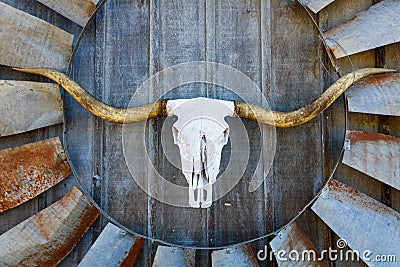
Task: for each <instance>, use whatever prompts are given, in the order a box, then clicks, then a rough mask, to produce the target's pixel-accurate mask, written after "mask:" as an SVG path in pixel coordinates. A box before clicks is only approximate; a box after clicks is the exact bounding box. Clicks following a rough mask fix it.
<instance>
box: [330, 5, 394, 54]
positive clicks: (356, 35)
mask: <svg viewBox="0 0 400 267" xmlns="http://www.w3.org/2000/svg"><path fill="white" fill-rule="evenodd" d="M372 29H373V30H372ZM324 37H325V38H326V43H327V45H328V46H329V47H330V48H331V50H332V52H333V53H334V54H335V56H336V57H337V58H342V57H345V56H347V55H353V54H356V53H360V52H363V51H367V50H371V49H374V48H377V47H381V46H384V45H388V44H392V43H396V42H399V41H400V2H399V1H393V0H385V1H381V2H379V3H378V4H375V5H373V6H372V7H371V8H370V9H368V10H367V11H365V12H363V13H361V14H359V15H357V16H356V17H354V18H352V19H350V20H348V21H346V22H344V23H343V24H341V25H339V26H337V27H335V28H334V29H332V30H330V31H328V32H326V33H325V34H324Z"/></svg>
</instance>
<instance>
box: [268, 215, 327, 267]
mask: <svg viewBox="0 0 400 267" xmlns="http://www.w3.org/2000/svg"><path fill="white" fill-rule="evenodd" d="M269 244H270V246H271V248H272V250H273V251H275V255H276V253H278V252H279V251H285V255H281V256H283V257H282V258H281V257H280V256H279V257H276V261H277V262H278V265H279V266H280V267H282V266H287V267H296V266H299V267H301V266H321V267H329V265H328V263H327V262H326V261H325V260H323V259H321V255H320V254H319V253H318V251H317V249H316V248H315V246H314V245H313V244H312V243H311V241H310V239H308V237H307V236H306V234H305V233H304V232H303V231H302V230H301V228H300V227H299V226H298V224H297V223H296V222H293V223H291V224H290V225H288V226H287V227H286V228H285V229H283V230H282V231H280V232H279V234H278V235H277V236H276V237H275V238H274V239H273V240H272V241H271V242H270V243H269ZM291 251H296V252H298V253H299V259H296V260H294V261H291V260H290V259H289V257H288V255H291ZM279 253H280V252H279ZM303 253H304V254H303ZM282 254H283V253H282ZM303 255H304V256H303Z"/></svg>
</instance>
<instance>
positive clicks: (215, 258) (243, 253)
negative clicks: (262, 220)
mask: <svg viewBox="0 0 400 267" xmlns="http://www.w3.org/2000/svg"><path fill="white" fill-rule="evenodd" d="M211 262H212V266H213V267H225V266H235V267H251V266H259V265H258V262H257V259H256V257H255V256H254V253H253V250H252V249H251V246H250V245H249V244H246V245H243V246H238V247H233V248H229V249H223V250H216V251H213V252H212V253H211Z"/></svg>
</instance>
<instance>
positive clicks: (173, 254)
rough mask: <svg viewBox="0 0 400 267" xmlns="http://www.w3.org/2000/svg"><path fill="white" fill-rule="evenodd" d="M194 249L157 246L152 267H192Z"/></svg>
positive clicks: (193, 263) (193, 264)
mask: <svg viewBox="0 0 400 267" xmlns="http://www.w3.org/2000/svg"><path fill="white" fill-rule="evenodd" d="M195 253H196V251H195V250H194V249H183V248H173V247H166V246H158V247H157V252H156V256H155V258H154V261H153V267H175V266H176V267H184V266H186V267H194V266H195Z"/></svg>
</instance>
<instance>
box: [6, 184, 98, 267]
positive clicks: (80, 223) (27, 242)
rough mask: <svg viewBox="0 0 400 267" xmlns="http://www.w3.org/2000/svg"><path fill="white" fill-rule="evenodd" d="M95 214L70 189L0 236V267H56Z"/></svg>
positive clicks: (80, 195) (79, 195)
mask: <svg viewBox="0 0 400 267" xmlns="http://www.w3.org/2000/svg"><path fill="white" fill-rule="evenodd" d="M99 214H100V213H99V211H98V210H97V209H96V208H95V207H94V206H92V205H91V204H89V202H88V200H87V199H86V197H85V196H84V195H83V194H82V192H81V191H79V189H78V188H76V187H73V188H72V189H71V190H70V191H69V192H68V193H67V194H66V196H65V197H63V198H62V199H61V200H59V201H57V202H56V203H54V204H53V205H51V206H50V207H48V208H46V209H44V210H42V211H41V212H39V213H38V214H36V215H34V216H32V217H30V218H29V219H27V220H25V221H24V222H22V223H20V224H18V225H17V226H15V227H14V228H12V229H10V230H9V231H8V232H6V233H4V234H2V235H1V236H0V247H1V250H0V265H1V266H56V265H57V264H58V263H59V262H60V261H61V260H62V259H63V258H65V257H66V256H67V255H68V253H69V252H70V251H71V250H72V249H73V248H74V247H75V245H76V244H77V243H78V241H79V240H80V239H81V238H82V236H83V235H84V234H85V232H86V230H87V229H88V228H89V227H90V226H91V225H92V223H93V222H94V221H95V220H96V218H97V217H98V216H99Z"/></svg>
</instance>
